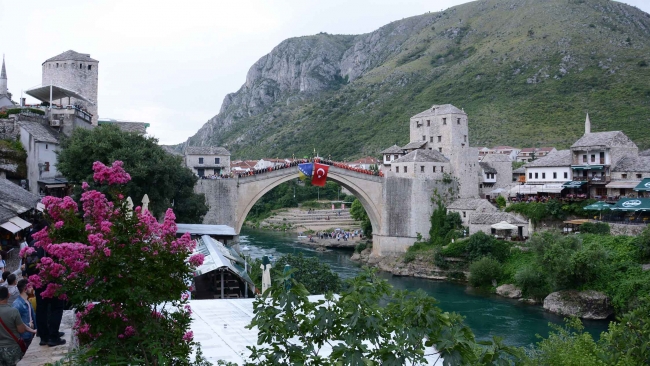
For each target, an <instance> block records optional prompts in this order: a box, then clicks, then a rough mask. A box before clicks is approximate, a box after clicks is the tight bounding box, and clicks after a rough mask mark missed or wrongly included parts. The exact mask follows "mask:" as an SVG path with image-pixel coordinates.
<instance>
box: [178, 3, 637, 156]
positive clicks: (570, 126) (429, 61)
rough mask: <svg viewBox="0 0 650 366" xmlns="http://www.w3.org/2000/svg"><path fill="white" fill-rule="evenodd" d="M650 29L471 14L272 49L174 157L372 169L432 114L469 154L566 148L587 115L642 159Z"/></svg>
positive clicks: (537, 13)
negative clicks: (451, 125)
mask: <svg viewBox="0 0 650 366" xmlns="http://www.w3.org/2000/svg"><path fill="white" fill-rule="evenodd" d="M649 64H650V15H649V14H646V13H644V12H642V11H640V10H638V9H636V8H633V7H630V6H627V5H624V4H620V3H616V2H611V1H606V0H546V1H537V0H483V1H476V2H472V3H468V4H464V5H460V6H457V7H454V8H450V9H448V10H446V11H443V12H440V13H427V14H423V15H420V16H415V17H411V18H407V19H403V20H400V21H395V22H392V23H390V24H388V25H386V26H383V27H381V28H379V29H378V30H376V31H374V32H372V33H368V34H363V35H358V36H343V35H329V34H318V35H315V36H308V37H299V38H292V39H288V40H286V41H284V42H282V43H281V44H280V45H278V46H277V47H276V48H275V49H274V50H273V51H272V52H271V53H270V54H268V55H266V56H264V57H262V58H261V59H260V60H259V61H258V62H256V63H255V64H254V65H253V66H252V67H251V69H250V71H249V72H248V75H247V77H246V83H245V84H244V85H243V86H242V88H241V89H240V90H239V91H237V92H236V93H232V94H229V95H228V96H227V97H226V98H225V99H224V102H223V104H222V107H221V111H220V112H219V114H218V115H216V116H215V117H213V118H212V119H210V120H209V121H208V122H207V123H206V124H205V125H204V126H203V127H202V128H201V129H200V130H199V132H197V134H196V135H194V136H192V137H191V138H190V139H189V140H188V141H187V143H186V144H190V145H223V146H226V147H228V148H229V149H230V150H231V151H232V152H233V155H234V156H235V157H250V158H255V157H262V156H276V155H277V156H290V155H291V154H296V156H303V155H307V154H309V153H310V152H312V151H313V149H314V148H315V149H316V150H317V151H318V152H319V153H320V154H321V155H328V154H331V155H332V157H334V158H337V159H343V158H350V157H354V156H359V155H367V154H372V155H375V154H376V153H377V152H378V151H380V150H381V149H383V148H385V147H387V146H390V145H392V144H394V143H398V144H404V143H406V142H408V141H407V140H408V119H409V117H410V116H412V115H414V114H416V113H418V112H420V111H422V110H424V109H426V108H428V107H430V106H431V105H432V104H445V103H451V104H454V105H456V106H457V107H461V108H464V109H465V111H466V112H467V113H468V115H469V125H470V139H471V143H472V145H474V146H479V145H496V144H509V145H514V146H541V145H554V146H557V147H558V148H561V147H566V146H568V145H570V144H571V143H572V142H573V141H575V139H577V138H578V137H579V136H580V135H582V132H583V131H582V129H583V126H584V124H583V122H584V115H585V113H586V112H589V114H590V116H591V121H592V126H593V127H592V129H593V130H594V131H600V130H611V129H617V130H622V131H624V132H625V133H626V134H628V136H630V137H631V138H632V139H633V140H635V142H637V144H639V145H640V147H650V131H649V130H648V129H647V128H644V127H646V126H648V122H650V66H648V65H649Z"/></svg>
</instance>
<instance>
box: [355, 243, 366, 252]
mask: <svg viewBox="0 0 650 366" xmlns="http://www.w3.org/2000/svg"><path fill="white" fill-rule="evenodd" d="M367 247H368V244H366V243H365V242H362V243H359V244H357V245H356V246H355V247H354V252H355V253H361V252H363V251H364V250H366V248H367Z"/></svg>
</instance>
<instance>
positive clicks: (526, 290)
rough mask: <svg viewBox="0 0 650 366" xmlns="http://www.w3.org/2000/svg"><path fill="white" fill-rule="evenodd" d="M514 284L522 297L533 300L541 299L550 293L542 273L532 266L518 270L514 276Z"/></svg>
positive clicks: (546, 280)
mask: <svg viewBox="0 0 650 366" xmlns="http://www.w3.org/2000/svg"><path fill="white" fill-rule="evenodd" d="M515 284H516V285H517V286H518V287H519V288H520V289H521V292H522V293H523V294H524V296H528V297H530V298H533V299H542V298H544V297H546V295H548V294H549V293H550V292H551V291H550V285H549V283H548V279H547V278H546V276H545V275H544V272H543V271H542V270H541V269H540V268H537V267H536V266H534V265H527V266H525V267H523V268H522V269H520V270H519V271H518V272H517V273H516V274H515Z"/></svg>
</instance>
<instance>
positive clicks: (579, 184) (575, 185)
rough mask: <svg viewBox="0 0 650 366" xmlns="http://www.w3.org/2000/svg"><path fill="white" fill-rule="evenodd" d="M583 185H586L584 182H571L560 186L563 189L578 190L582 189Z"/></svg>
mask: <svg viewBox="0 0 650 366" xmlns="http://www.w3.org/2000/svg"><path fill="white" fill-rule="evenodd" d="M585 183H587V181H586V180H572V181H570V182H566V183H564V184H563V185H562V187H564V188H580V187H582V186H583V185H584V184H585Z"/></svg>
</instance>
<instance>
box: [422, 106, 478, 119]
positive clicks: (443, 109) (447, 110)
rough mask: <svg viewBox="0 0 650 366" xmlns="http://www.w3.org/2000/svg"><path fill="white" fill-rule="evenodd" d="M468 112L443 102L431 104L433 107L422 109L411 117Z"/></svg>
mask: <svg viewBox="0 0 650 366" xmlns="http://www.w3.org/2000/svg"><path fill="white" fill-rule="evenodd" d="M452 113H454V114H466V113H465V112H464V111H462V110H460V109H458V108H456V107H454V106H453V105H451V104H441V105H437V104H434V105H432V106H431V108H429V109H427V110H425V111H422V112H420V113H418V114H416V115H415V116H413V117H411V118H418V117H426V116H436V115H444V114H452Z"/></svg>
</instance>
